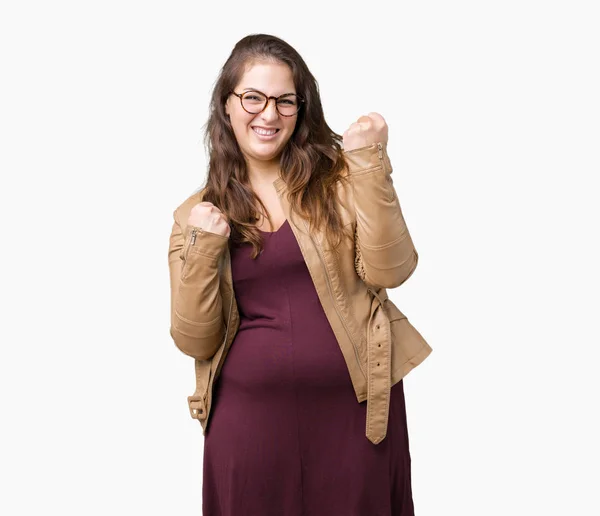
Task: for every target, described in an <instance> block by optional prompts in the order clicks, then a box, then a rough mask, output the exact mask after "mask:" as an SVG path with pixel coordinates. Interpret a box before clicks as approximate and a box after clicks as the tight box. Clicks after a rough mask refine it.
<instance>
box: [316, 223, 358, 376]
mask: <svg viewBox="0 0 600 516" xmlns="http://www.w3.org/2000/svg"><path fill="white" fill-rule="evenodd" d="M305 225H306V224H305ZM307 231H308V228H307ZM309 236H310V239H311V240H312V242H313V245H314V246H315V249H317V254H318V255H319V259H320V260H321V264H322V265H323V270H324V271H325V278H326V279H327V289H328V290H329V297H330V298H331V300H332V302H333V306H334V308H335V311H336V312H337V314H338V317H339V319H340V321H342V325H343V326H344V329H345V330H346V334H347V335H348V338H349V339H350V342H351V343H352V349H354V356H355V357H356V362H357V364H358V367H359V369H360V372H361V373H362V374H363V376H364V378H365V380H366V378H367V375H366V373H365V371H364V369H363V366H362V362H361V360H360V356H359V354H358V349H357V347H356V342H354V338H353V337H352V334H351V333H350V330H349V329H348V325H347V324H346V320H345V319H344V317H343V316H342V314H341V312H340V309H339V307H338V305H337V302H336V301H335V298H334V296H333V288H332V287H331V279H330V278H329V272H328V271H327V266H326V265H325V258H323V256H322V254H321V248H320V246H319V245H318V244H317V243H316V242H315V240H314V238H313V236H312V235H311V234H310V232H309Z"/></svg>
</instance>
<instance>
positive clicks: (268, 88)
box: [237, 62, 296, 96]
mask: <svg viewBox="0 0 600 516" xmlns="http://www.w3.org/2000/svg"><path fill="white" fill-rule="evenodd" d="M237 87H238V89H241V90H244V89H248V88H251V89H256V90H259V91H262V92H263V93H266V94H267V95H276V96H277V95H281V94H282V93H295V92H296V88H295V87H294V78H293V76H292V70H291V69H290V67H289V66H288V65H286V64H283V63H265V62H258V63H252V64H250V65H249V66H248V67H246V70H245V72H244V75H243V76H242V78H241V80H240V82H239V84H238V86H237Z"/></svg>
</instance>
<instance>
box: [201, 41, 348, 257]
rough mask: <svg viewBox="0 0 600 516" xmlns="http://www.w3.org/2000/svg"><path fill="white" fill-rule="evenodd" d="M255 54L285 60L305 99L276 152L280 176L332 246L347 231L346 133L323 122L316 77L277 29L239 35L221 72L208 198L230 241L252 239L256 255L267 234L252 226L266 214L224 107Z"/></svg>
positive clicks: (208, 132)
mask: <svg viewBox="0 0 600 516" xmlns="http://www.w3.org/2000/svg"><path fill="white" fill-rule="evenodd" d="M258 61H262V62H265V61H267V62H269V61H270V62H275V63H283V64H286V65H288V66H289V67H290V69H291V71H292V76H293V80H294V85H295V87H296V92H297V93H298V94H299V95H300V96H301V97H302V98H304V99H305V102H304V104H303V106H302V107H301V109H300V111H299V112H298V115H297V116H298V119H297V121H296V127H295V129H294V132H293V134H292V136H291V137H290V139H289V141H288V142H287V144H286V146H285V147H284V149H283V151H282V152H281V154H280V157H279V164H280V168H281V176H282V179H283V181H284V182H285V183H286V185H287V188H288V199H289V202H290V207H291V210H292V212H297V213H300V214H301V215H302V216H304V217H306V218H307V219H308V220H309V221H310V224H309V230H310V231H311V232H312V231H313V229H314V228H317V227H319V228H322V227H325V235H326V238H327V239H328V240H329V242H330V243H332V246H333V247H334V248H335V247H337V245H339V243H340V241H341V238H342V235H343V225H342V220H341V216H340V214H339V213H338V211H337V208H336V206H337V203H336V200H337V199H336V183H337V181H339V180H344V179H346V178H345V177H344V176H345V174H344V170H345V168H346V163H345V160H344V156H343V149H342V142H343V138H342V136H340V135H339V134H337V133H335V132H334V131H332V130H331V128H330V127H329V126H328V125H327V123H326V122H325V116H324V114H323V108H322V106H321V99H320V96H319V87H318V83H317V80H316V79H315V78H314V77H313V75H312V73H311V72H310V70H309V69H308V67H307V66H306V63H305V62H304V60H303V59H302V57H301V56H300V54H298V52H297V51H296V50H295V49H294V48H293V47H292V46H290V45H289V44H288V43H286V42H285V41H283V40H282V39H280V38H278V37H276V36H272V35H268V34H250V35H248V36H246V37H244V38H242V39H241V40H240V41H238V42H237V43H236V45H235V47H234V48H233V50H232V52H231V54H230V56H229V58H228V59H227V61H226V62H225V64H224V65H223V68H222V69H221V71H220V73H219V76H218V78H217V81H216V83H215V86H214V90H213V93H212V98H211V103H210V113H209V117H208V121H207V122H206V124H205V126H204V127H205V136H204V143H205V147H206V150H207V155H208V156H209V167H208V178H207V182H206V187H205V191H204V196H203V200H205V201H209V202H212V203H213V204H214V205H215V206H216V207H218V208H219V209H220V210H221V211H222V212H223V213H224V214H225V216H226V217H227V218H228V219H229V222H230V225H231V229H232V231H231V238H230V241H233V242H249V243H251V244H252V245H253V247H254V249H253V253H252V258H256V256H258V254H259V253H260V251H261V250H262V236H261V234H260V232H259V230H258V229H257V228H256V227H255V223H256V222H257V220H258V218H257V213H258V212H259V210H260V211H262V213H264V214H265V216H268V215H267V210H266V208H265V206H264V204H263V203H262V202H261V201H260V199H259V198H258V196H256V194H255V193H254V192H253V190H252V189H251V187H250V185H249V181H248V173H247V168H246V161H245V159H244V155H243V154H242V151H241V150H240V148H239V146H238V144H237V140H236V138H235V135H234V132H233V129H232V127H231V123H230V121H229V117H228V116H227V114H226V112H225V103H226V101H227V98H228V94H229V92H230V91H231V90H233V89H234V88H235V86H236V85H237V84H238V83H239V81H240V80H241V78H242V75H243V74H244V71H245V69H246V67H247V66H249V65H251V64H252V63H254V62H258ZM259 205H260V206H261V207H262V210H261V209H260V208H259ZM269 220H270V217H269ZM333 237H335V238H333Z"/></svg>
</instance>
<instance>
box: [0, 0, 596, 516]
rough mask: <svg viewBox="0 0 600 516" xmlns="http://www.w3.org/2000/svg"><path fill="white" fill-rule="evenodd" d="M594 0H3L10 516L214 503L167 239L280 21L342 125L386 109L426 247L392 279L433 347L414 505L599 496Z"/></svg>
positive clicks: (463, 506)
mask: <svg viewBox="0 0 600 516" xmlns="http://www.w3.org/2000/svg"><path fill="white" fill-rule="evenodd" d="M595 4H596V3H595V2H592V1H588V2H585V1H577V0H570V1H566V0H565V1H544V2H542V1H531V0H518V1H514V0H508V1H507V0H504V1H502V2H500V1H493V2H492V1H488V2H482V1H464V0H458V1H454V2H445V1H439V0H438V1H420V2H382V1H372V2H350V1H345V2H307V1H303V2H300V3H297V2H288V3H281V2H271V1H264V2H259V3H256V2H239V1H228V2H214V3H212V2H200V1H196V2H192V1H177V0H170V1H169V2H167V1H162V2H157V1H149V0H146V1H144V2H142V1H133V0H119V1H113V0H103V1H102V2H99V1H95V2H94V1H88V2H82V1H60V0H57V1H55V2H33V1H26V0H23V1H20V2H14V1H13V2H3V3H2V7H1V8H0V73H1V75H2V79H1V80H0V170H1V179H2V182H1V188H0V210H1V212H0V214H1V217H0V220H1V224H2V228H1V231H2V233H1V235H2V240H1V242H2V253H1V259H2V263H1V267H0V275H1V277H0V280H1V283H0V290H1V293H2V294H1V303H2V305H1V310H2V312H1V314H2V319H1V321H2V324H1V325H0V343H1V356H0V418H1V422H2V423H1V426H0V432H1V436H0V475H1V478H0V486H1V488H0V490H1V491H2V495H1V496H0V513H2V514H3V515H7V516H17V515H19V516H20V515H38V514H39V515H41V514H61V515H65V516H66V515H78V516H79V515H87V516H96V515H103V516H104V515H107V514H111V515H128V516H129V515H132V514H144V515H165V516H166V515H174V514H176V515H180V516H184V515H199V514H201V485H202V448H203V437H202V432H201V427H200V425H199V423H198V422H197V421H194V420H192V419H191V418H190V415H189V412H188V407H187V396H188V395H190V394H192V393H193V391H194V372H193V359H191V358H190V357H187V356H186V355H184V354H183V353H181V352H180V351H179V350H178V349H177V348H176V347H175V345H174V344H173V342H172V340H171V337H170V335H169V279H168V266H167V248H168V238H169V234H170V230H171V224H172V213H173V210H174V209H175V208H176V207H177V206H178V205H179V204H180V203H181V202H182V201H183V200H184V199H185V198H187V196H189V195H190V194H191V193H192V192H194V191H195V190H196V189H197V188H198V187H200V186H201V185H202V184H203V182H204V179H205V175H206V172H207V168H206V165H207V161H206V156H205V154H204V147H203V145H202V137H203V134H202V130H201V127H202V125H203V124H204V123H205V121H206V118H207V114H208V103H209V97H210V93H211V89H212V86H213V84H214V81H215V80H216V77H217V74H218V72H219V70H220V68H221V66H222V65H223V63H224V62H225V60H226V59H227V57H228V56H229V53H230V52H231V49H232V48H233V46H234V45H235V43H236V42H237V41H238V40H239V39H241V38H242V37H244V36H245V35H247V34H250V33H259V32H264V33H270V34H274V35H277V36H279V37H281V38H283V39H285V40H286V41H288V42H289V43H290V44H291V45H293V46H294V47H295V48H296V49H297V50H298V51H299V52H300V54H301V55H302V56H303V58H304V59H305V61H306V63H307V64H308V66H309V68H310V69H311V71H312V72H313V74H314V75H315V76H316V78H317V80H318V82H319V88H320V92H321V96H322V102H323V105H324V109H325V116H326V119H327V121H328V123H329V125H330V126H331V127H332V128H333V129H334V130H335V131H336V132H338V133H339V134H342V133H343V132H344V131H345V129H346V128H347V127H348V126H349V125H350V124H351V123H352V122H354V121H355V120H356V119H357V118H358V117H359V116H361V115H363V114H366V113H368V112H370V111H376V112H379V113H381V114H382V115H383V116H384V118H385V119H386V121H387V122H388V125H389V144H388V145H389V147H388V151H389V155H390V158H391V162H392V165H393V167H394V171H393V180H394V186H395V188H396V190H397V192H398V195H399V198H400V202H401V205H402V208H403V211H404V215H405V218H406V221H407V224H408V226H409V229H410V231H411V235H412V237H413V241H414V243H415V246H416V248H417V250H418V252H419V257H420V261H419V265H418V268H417V270H416V271H415V273H414V275H413V276H412V277H411V278H410V279H409V280H408V281H407V282H406V283H405V284H404V285H402V286H401V287H400V288H398V289H393V290H390V291H389V295H390V297H391V298H392V299H393V300H394V301H395V302H396V304H397V305H398V306H399V307H400V308H401V310H402V311H404V313H405V314H406V315H407V316H408V318H409V320H410V321H411V322H412V323H413V325H414V326H415V327H416V328H417V329H419V331H420V332H421V333H422V334H423V336H424V337H425V338H426V339H427V340H428V342H429V343H430V345H431V346H432V347H433V353H432V354H431V355H430V357H429V358H428V359H427V360H426V361H425V362H424V363H423V364H422V365H421V366H419V367H418V368H417V369H416V370H414V371H413V372H411V373H410V374H409V375H408V376H407V377H406V378H405V392H406V404H407V413H408V424H409V438H410V445H411V455H412V467H413V496H414V502H415V508H416V514H417V515H418V516H439V515H442V514H443V515H460V516H482V515H485V516H495V515H502V516H505V515H507V514H510V515H519V516H521V515H523V516H530V515H537V514H540V515H541V514H543V515H545V516H550V515H557V516H558V515H561V516H562V515H564V514H569V515H577V516H588V515H589V516H592V515H596V516H597V515H598V514H600V501H599V500H598V494H597V493H598V491H597V487H598V483H599V480H600V474H599V468H600V466H599V464H600V453H599V446H598V435H600V425H599V423H598V421H599V420H600V418H599V417H598V416H599V410H598V407H599V394H600V387H599V381H598V363H599V362H598V360H599V359H600V354H599V352H598V350H599V346H600V338H599V335H600V332H599V330H598V322H599V317H598V312H599V309H600V303H599V300H598V292H599V288H600V281H599V274H598V264H599V261H600V260H599V259H600V254H599V252H598V247H599V246H598V234H599V231H598V223H599V222H600V216H599V209H598V193H599V190H598V186H597V185H598V183H597V182H596V180H597V179H598V174H599V173H600V156H599V143H600V124H599V120H600V101H599V99H600V95H598V92H600V73H599V66H598V65H599V63H600V56H599V49H600V36H599V34H600V33H599V31H598V25H599V22H600V19H599V17H598V11H597V5H595ZM340 516H343V515H340ZM365 516H371V515H365Z"/></svg>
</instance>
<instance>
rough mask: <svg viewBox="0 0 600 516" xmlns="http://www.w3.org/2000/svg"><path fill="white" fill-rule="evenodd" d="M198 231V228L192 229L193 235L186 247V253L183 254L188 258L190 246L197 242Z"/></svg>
mask: <svg viewBox="0 0 600 516" xmlns="http://www.w3.org/2000/svg"><path fill="white" fill-rule="evenodd" d="M197 232H198V228H193V229H192V235H191V237H190V241H189V242H188V244H187V247H186V248H185V253H184V255H183V257H184V259H185V260H187V257H188V255H189V254H190V247H192V246H193V245H194V244H195V243H196V233H197Z"/></svg>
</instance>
